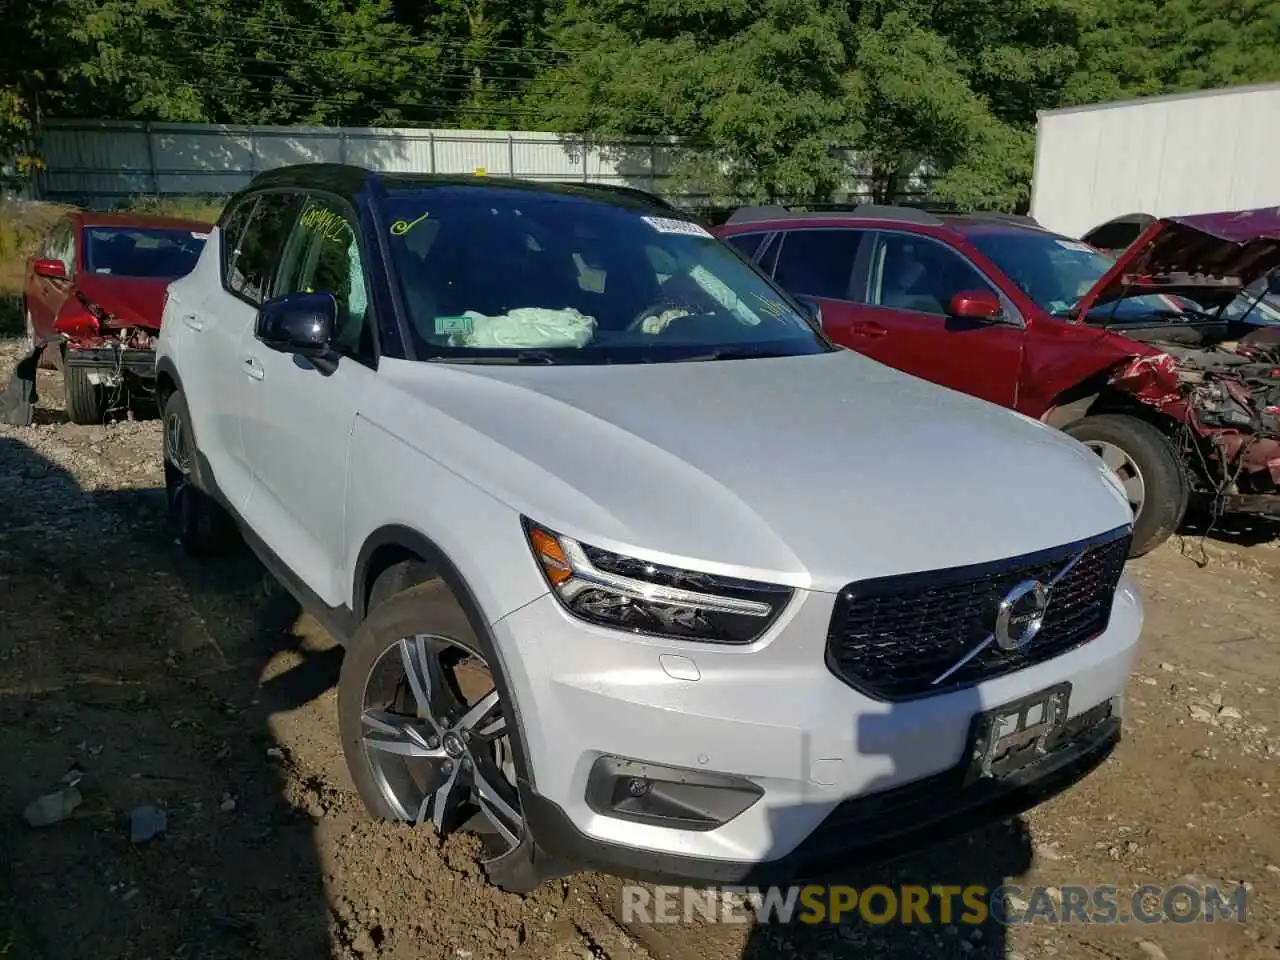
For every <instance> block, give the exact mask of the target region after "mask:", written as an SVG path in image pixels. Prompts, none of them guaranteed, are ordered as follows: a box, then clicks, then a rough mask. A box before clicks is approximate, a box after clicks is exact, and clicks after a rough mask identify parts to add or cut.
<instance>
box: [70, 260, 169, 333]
mask: <svg viewBox="0 0 1280 960" xmlns="http://www.w3.org/2000/svg"><path fill="white" fill-rule="evenodd" d="M169 283H170V281H169V280H166V279H153V278H150V277H113V276H110V275H108V274H97V273H89V274H85V275H84V276H81V277H78V278H76V289H77V290H78V291H80V293H81V294H83V295H84V297H85V298H86V299H88V300H89V301H91V302H92V303H95V304H97V305H98V306H99V307H101V308H102V309H103V310H105V311H106V312H107V313H108V314H109V315H110V316H112V317H114V318H115V322H113V323H111V324H109V326H113V327H134V326H140V327H147V328H148V329H150V330H159V329H160V315H161V314H162V313H163V312H164V298H165V291H166V290H167V289H168V287H169Z"/></svg>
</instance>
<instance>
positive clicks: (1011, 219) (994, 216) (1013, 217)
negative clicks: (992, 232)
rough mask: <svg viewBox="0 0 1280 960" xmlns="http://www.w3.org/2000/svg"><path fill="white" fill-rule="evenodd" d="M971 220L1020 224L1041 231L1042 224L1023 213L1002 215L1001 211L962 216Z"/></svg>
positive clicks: (981, 211) (984, 211)
mask: <svg viewBox="0 0 1280 960" xmlns="http://www.w3.org/2000/svg"><path fill="white" fill-rule="evenodd" d="M960 216H962V217H966V218H968V219H969V220H994V221H995V222H997V223H1019V224H1022V225H1023V226H1025V227H1037V228H1039V229H1041V230H1043V229H1044V227H1041V226H1040V222H1039V221H1038V220H1036V218H1035V217H1029V216H1027V215H1026V214H1023V213H1001V212H1000V211H999V210H977V211H974V212H972V213H963V214H960Z"/></svg>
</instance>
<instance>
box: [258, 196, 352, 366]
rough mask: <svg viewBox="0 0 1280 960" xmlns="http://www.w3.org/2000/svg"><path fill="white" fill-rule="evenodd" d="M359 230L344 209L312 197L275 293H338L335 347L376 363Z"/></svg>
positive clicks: (291, 241)
mask: <svg viewBox="0 0 1280 960" xmlns="http://www.w3.org/2000/svg"><path fill="white" fill-rule="evenodd" d="M356 230H357V227H356V225H355V223H354V222H353V220H352V217H351V215H350V213H349V211H348V210H347V209H346V208H345V207H344V206H342V205H341V204H338V203H336V202H334V201H330V200H327V199H322V198H319V197H311V198H309V199H308V200H307V202H306V204H305V205H304V206H303V208H302V213H301V215H300V216H299V217H298V220H297V222H296V224H295V225H294V228H293V233H292V234H291V235H290V236H289V240H288V242H287V243H286V244H285V248H284V254H283V256H282V259H281V264H280V272H279V275H278V279H277V282H276V289H275V295H276V296H283V295H284V294H286V293H321V292H327V293H332V294H333V296H334V299H335V300H336V301H337V303H338V323H337V327H336V328H335V330H334V338H333V339H334V344H333V345H334V347H335V348H336V349H337V350H338V351H339V352H340V353H344V354H346V355H348V356H351V357H355V358H357V359H366V360H371V359H372V358H373V355H374V349H373V331H372V324H371V323H370V322H369V316H368V314H369V296H368V290H367V288H366V285H365V271H364V264H363V261H362V260H361V257H360V244H359V242H358V241H357V239H356V238H357V233H356Z"/></svg>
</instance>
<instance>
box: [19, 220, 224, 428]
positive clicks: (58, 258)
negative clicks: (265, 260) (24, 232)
mask: <svg viewBox="0 0 1280 960" xmlns="http://www.w3.org/2000/svg"><path fill="white" fill-rule="evenodd" d="M210 229H211V226H210V225H209V224H207V223H201V222H199V221H196V220H180V219H175V218H171V217H156V216H144V215H141V214H123V213H90V212H76V213H71V214H68V215H67V216H66V217H65V218H63V219H62V220H60V221H59V222H58V223H57V224H55V225H54V227H53V229H52V230H50V232H49V234H48V236H47V237H46V238H45V240H44V243H43V244H42V246H41V249H40V251H39V252H38V253H37V254H36V256H34V257H32V258H31V259H30V260H29V261H28V262H27V273H26V280H25V282H24V285H23V292H22V308H23V313H24V315H25V317H26V325H27V336H28V337H29V338H30V340H31V347H32V349H33V350H35V349H37V348H39V349H40V351H41V365H43V366H46V367H53V368H55V369H58V370H61V371H62V375H63V378H64V381H65V385H66V395H67V415H68V416H69V417H70V419H71V421H72V422H73V423H101V422H102V421H103V419H104V417H105V416H106V415H107V413H108V412H109V411H111V410H113V409H122V408H125V407H127V406H128V405H129V403H130V401H131V399H134V398H136V397H137V396H138V395H139V394H143V395H149V394H150V393H151V390H152V387H153V384H154V382H155V356H154V346H153V342H154V340H155V337H156V335H157V334H158V333H159V332H160V316H161V314H162V313H163V311H164V299H165V291H166V289H167V288H168V285H169V282H170V281H172V280H175V279H177V278H178V277H181V276H185V275H186V274H187V273H189V272H190V271H191V269H192V268H193V267H194V266H195V264H196V260H197V259H198V258H199V256H200V251H201V249H202V248H203V247H204V242H205V240H206V238H207V237H208V235H209V230H210Z"/></svg>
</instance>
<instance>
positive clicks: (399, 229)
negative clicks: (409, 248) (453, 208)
mask: <svg viewBox="0 0 1280 960" xmlns="http://www.w3.org/2000/svg"><path fill="white" fill-rule="evenodd" d="M430 215H431V214H430V213H424V214H423V215H422V216H420V217H419V218H418V219H417V220H397V221H396V222H395V223H393V224H392V225H391V232H392V234H394V235H395V236H397V237H403V236H404V235H405V234H406V233H408V232H409V231H410V230H412V229H413V228H414V227H416V226H417V225H418V224H420V223H421V222H422V221H423V220H425V219H427V217H429V216H430Z"/></svg>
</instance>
